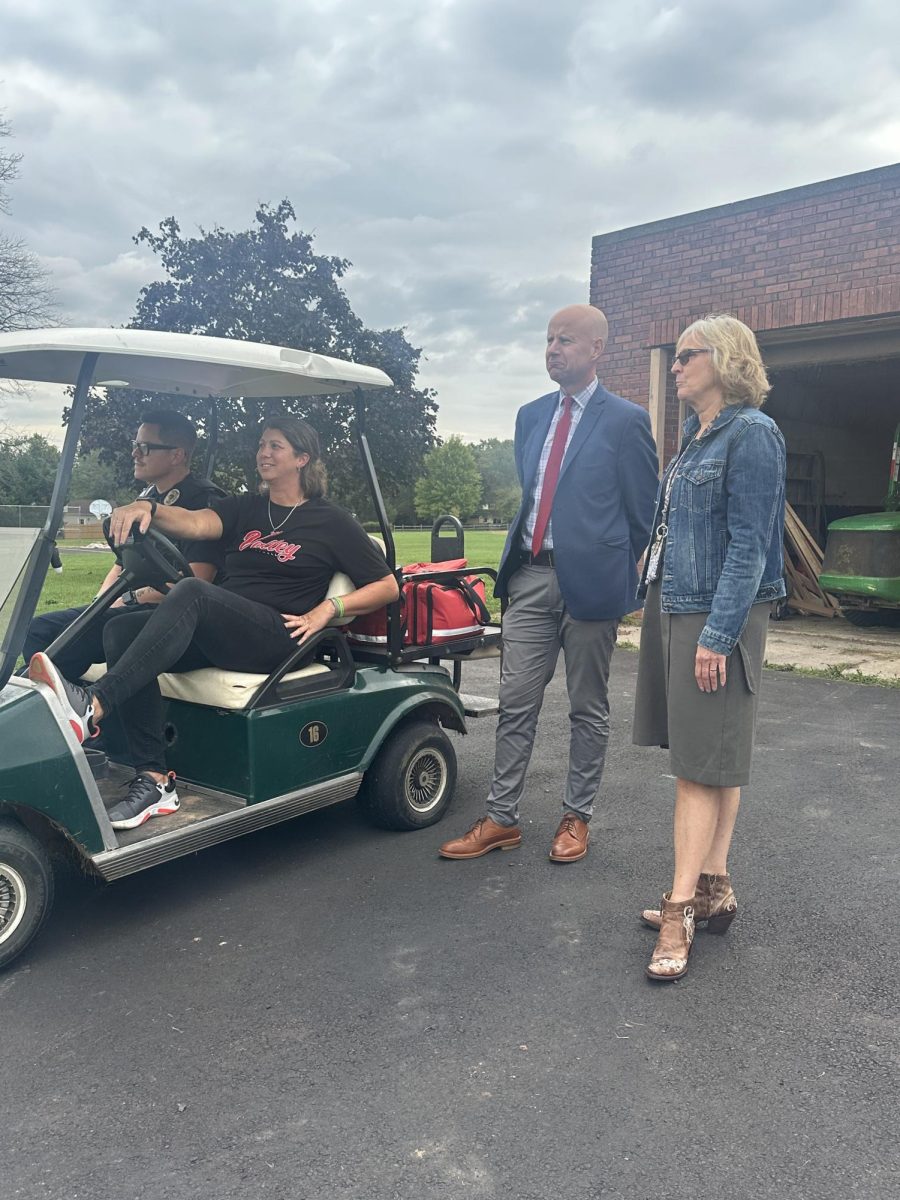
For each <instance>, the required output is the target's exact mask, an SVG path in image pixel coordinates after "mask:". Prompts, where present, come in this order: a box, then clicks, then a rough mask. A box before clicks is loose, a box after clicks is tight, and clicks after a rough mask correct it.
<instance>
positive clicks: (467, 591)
mask: <svg viewBox="0 0 900 1200" xmlns="http://www.w3.org/2000/svg"><path fill="white" fill-rule="evenodd" d="M454 582H455V583H456V584H457V586H458V587H459V590H460V591H461V592H462V594H463V596H464V597H465V600H466V603H467V604H468V606H469V608H470V609H471V610H472V614H473V616H474V617H475V619H476V621H478V622H479V623H480V624H481V625H490V623H491V614H490V613H489V612H488V610H487V605H486V604H485V602H484V601H483V600H482V599H481V597H480V596H479V595H478V593H477V592H476V591H475V588H474V586H473V585H472V584H471V583H470V582H469V581H468V579H457V580H455V581H454Z"/></svg>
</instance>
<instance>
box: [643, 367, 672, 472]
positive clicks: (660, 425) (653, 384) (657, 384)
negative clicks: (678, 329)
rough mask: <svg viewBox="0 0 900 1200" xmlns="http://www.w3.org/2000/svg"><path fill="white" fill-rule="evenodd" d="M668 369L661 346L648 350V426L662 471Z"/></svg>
mask: <svg viewBox="0 0 900 1200" xmlns="http://www.w3.org/2000/svg"><path fill="white" fill-rule="evenodd" d="M668 371H669V355H668V353H667V352H666V350H664V349H663V347H661V346H654V347H653V349H652V350H651V351H650V401H649V405H648V408H649V412H650V428H651V429H652V431H653V439H654V441H655V442H656V451H657V456H658V458H659V468H660V471H662V465H663V459H664V457H665V452H666V451H665V442H666V379H667V376H668Z"/></svg>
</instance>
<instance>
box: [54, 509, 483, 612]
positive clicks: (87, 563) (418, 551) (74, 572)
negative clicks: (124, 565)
mask: <svg viewBox="0 0 900 1200" xmlns="http://www.w3.org/2000/svg"><path fill="white" fill-rule="evenodd" d="M505 540H506V533H505V532H493V531H491V530H484V531H481V530H478V531H476V532H474V533H467V534H466V557H467V558H468V560H469V562H470V563H471V565H472V566H473V567H492V568H493V569H494V570H496V569H497V566H498V564H499V562H500V555H501V553H502V551H503V544H504V542H505ZM394 541H395V544H396V547H397V560H398V561H399V562H401V563H413V562H428V561H429V559H430V557H431V534H430V532H429V531H428V530H423V531H421V532H402V533H395V534H394ZM61 550H62V554H61V557H62V562H63V570H62V572H60V573H57V572H56V571H50V572H48V574H47V580H46V583H45V584H44V590H43V592H42V593H41V598H40V601H39V602H38V607H37V611H38V612H39V613H42V612H47V611H48V610H49V609H60V608H74V607H75V606H76V605H78V604H87V602H88V601H89V600H90V599H91V597H92V596H93V595H95V594H96V592H97V589H98V588H99V586H100V584H101V582H102V581H103V577H104V575H105V574H106V572H107V571H108V570H109V568H110V566H111V565H112V555H110V554H104V553H96V554H68V553H66V550H67V547H66V545H65V543H63V545H62V547H61ZM487 592H488V607H489V608H490V609H491V616H492V618H493V619H494V620H499V617H500V602H499V601H495V600H494V599H493V596H492V589H491V587H490V586H489V585H488V589H487Z"/></svg>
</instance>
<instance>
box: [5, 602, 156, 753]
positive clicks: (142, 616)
mask: <svg viewBox="0 0 900 1200" xmlns="http://www.w3.org/2000/svg"><path fill="white" fill-rule="evenodd" d="M155 611H156V605H154V604H129V605H127V606H126V607H125V608H108V609H106V611H105V612H103V613H101V614H100V615H99V616H96V617H94V618H93V619H92V620H91V623H90V625H87V626H85V628H84V629H83V630H82V631H81V633H80V634H79V636H78V637H77V638H76V640H75V641H74V642H72V643H70V645H68V646H66V647H65V649H64V650H62V651H61V652H60V653H54V655H53V662H54V663H55V664H56V666H57V667H58V669H59V671H60V673H61V674H62V675H64V676H65V678H66V679H72V680H76V679H80V678H81V677H82V675H83V674H84V673H85V671H87V669H88V668H89V667H90V666H92V664H94V663H102V662H104V661H105V658H106V651H105V650H104V648H103V634H104V630H105V629H106V626H107V625H108V624H109V622H110V621H113V620H119V619H120V618H121V617H123V616H125V615H126V614H127V616H128V617H130V618H131V621H132V624H131V630H132V634H131V636H132V637H137V634H138V632H139V631H140V630H141V629H142V628H143V626H144V625H145V624H146V623H147V621H148V620H149V619H150V617H151V616H152V615H153V613H154V612H155ZM83 612H84V608H62V609H60V610H59V611H58V612H48V613H42V614H41V616H39V617H35V618H34V620H33V621H32V622H31V624H30V625H29V627H28V633H27V634H26V635H25V645H24V647H23V651H22V656H23V658H24V659H25V666H24V668H23V670H22V674H23V675H27V674H28V664H29V663H30V662H31V656H32V655H33V654H37V652H38V651H39V650H46V649H47V647H48V646H49V645H50V644H51V642H55V641H56V639H57V638H58V637H59V635H60V634H61V633H62V632H63V631H64V630H66V629H68V627H69V626H70V625H71V624H72V622H73V621H74V620H75V618H76V617H78V616H80V615H81V614H82V613H83ZM90 744H91V746H92V747H94V748H96V749H98V750H103V751H105V752H106V753H107V754H108V755H109V757H110V758H114V759H116V760H117V761H121V762H130V751H129V749H128V740H127V738H126V737H125V731H124V729H123V728H122V725H121V722H120V721H119V718H118V716H116V714H115V713H111V714H110V715H109V716H108V717H106V718H105V719H104V721H103V732H102V734H101V735H100V737H99V738H96V739H94V740H92V741H91V743H90Z"/></svg>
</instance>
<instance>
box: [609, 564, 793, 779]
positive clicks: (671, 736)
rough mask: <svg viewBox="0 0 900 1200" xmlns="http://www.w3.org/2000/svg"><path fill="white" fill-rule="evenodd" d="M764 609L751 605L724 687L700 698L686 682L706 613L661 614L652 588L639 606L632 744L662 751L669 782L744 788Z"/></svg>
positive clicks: (766, 611) (766, 622)
mask: <svg viewBox="0 0 900 1200" xmlns="http://www.w3.org/2000/svg"><path fill="white" fill-rule="evenodd" d="M771 607H772V606H771V604H770V603H769V602H768V601H766V602H765V603H764V604H754V605H753V607H752V608H751V609H750V616H749V618H748V620H747V625H746V627H745V629H744V632H743V633H742V634H741V636H740V639H739V641H738V644H737V646H736V648H735V651H734V653H732V654H730V655H729V656H728V676H727V682H726V684H725V687H724V688H722V687H720V688H719V689H718V691H715V692H701V691H700V689H699V688H698V687H697V681H696V680H695V679H694V657H695V655H696V653H697V639H698V638H699V637H700V633H701V632H702V630H703V626H704V625H705V624H706V619H707V617H708V616H709V613H665V612H662V611H661V609H660V585H659V583H658V582H657V583H652V584H651V585H650V589H649V591H648V593H647V602H646V604H645V606H644V618H643V624H642V626H641V656H640V661H639V663H638V682H637V695H636V696H635V701H634V728H633V733H632V741H633V742H634V744H635V745H636V746H663V747H668V749H669V761H670V763H671V770H672V774H673V775H675V776H676V777H677V778H678V779H688V780H691V781H692V782H694V783H703V784H706V785H707V786H708V787H742V786H743V785H744V784H745V783H749V782H750V760H751V758H752V756H753V739H754V735H755V732H756V707H757V702H758V699H759V683H760V678H761V676H762V666H763V661H764V659H765V653H766V634H767V633H768V627H769V611H770V609H771Z"/></svg>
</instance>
